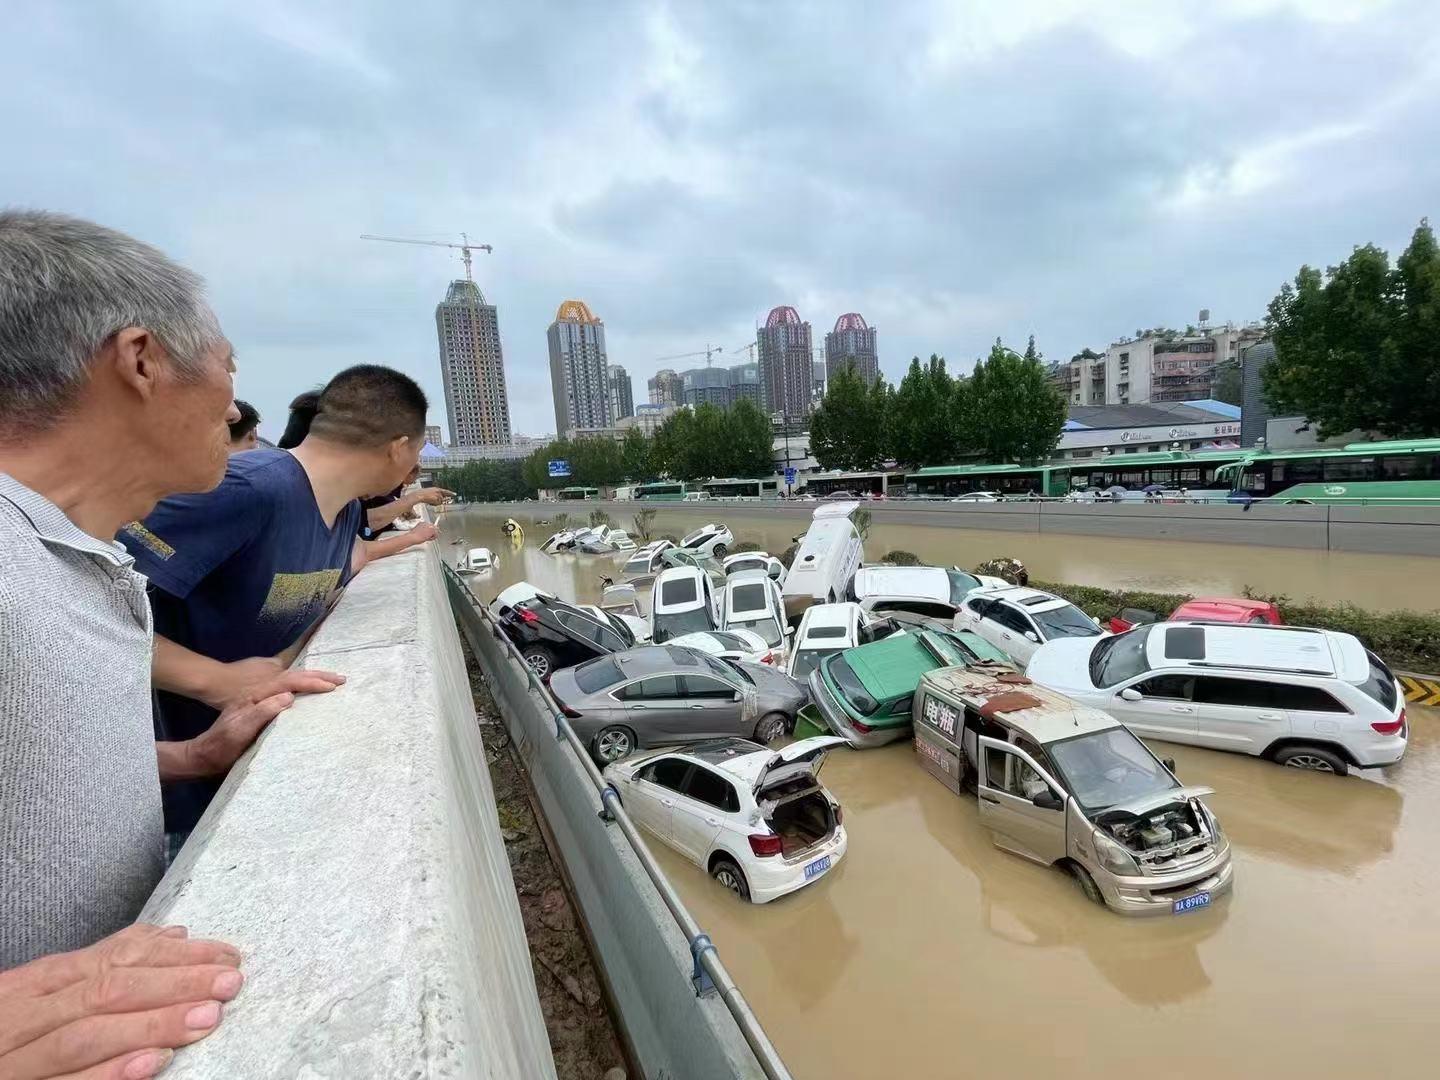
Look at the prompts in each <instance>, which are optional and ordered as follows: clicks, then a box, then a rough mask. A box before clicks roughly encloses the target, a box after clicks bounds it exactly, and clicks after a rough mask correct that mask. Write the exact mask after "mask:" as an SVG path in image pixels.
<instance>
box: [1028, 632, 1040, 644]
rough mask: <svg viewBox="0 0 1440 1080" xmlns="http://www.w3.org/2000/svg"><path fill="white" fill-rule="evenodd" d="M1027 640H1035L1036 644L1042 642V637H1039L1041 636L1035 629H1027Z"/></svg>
mask: <svg viewBox="0 0 1440 1080" xmlns="http://www.w3.org/2000/svg"><path fill="white" fill-rule="evenodd" d="M1025 640H1026V641H1033V642H1034V643H1035V644H1036V645H1039V644H1040V638H1039V636H1038V635H1037V634H1036V633H1035V631H1034V630H1026V631H1025Z"/></svg>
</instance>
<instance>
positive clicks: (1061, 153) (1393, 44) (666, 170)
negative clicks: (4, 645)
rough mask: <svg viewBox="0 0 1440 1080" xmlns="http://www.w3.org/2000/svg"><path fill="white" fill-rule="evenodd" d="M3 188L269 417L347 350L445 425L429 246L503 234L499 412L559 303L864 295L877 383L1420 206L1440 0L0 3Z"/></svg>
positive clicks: (645, 328) (1072, 343)
mask: <svg viewBox="0 0 1440 1080" xmlns="http://www.w3.org/2000/svg"><path fill="white" fill-rule="evenodd" d="M4 19H5V27H4V39H5V42H4V52H5V64H4V76H3V78H0V135H3V139H0V203H8V204H12V205H13V204H18V205H26V206H39V207H46V208H52V209H58V210H64V211H68V212H72V213H77V214H81V215H85V216H88V217H92V218H94V219H97V220H99V221H102V222H105V223H107V224H110V225H114V226H117V227H120V228H123V229H126V230H128V231H130V232H133V233H134V234H136V235H137V236H140V237H142V238H144V239H147V240H150V241H152V242H154V243H157V244H159V245H160V246H162V247H163V248H165V249H166V250H167V251H169V252H171V253H172V254H174V255H176V256H177V257H179V258H181V259H182V260H183V261H185V262H187V263H189V264H190V265H192V266H193V267H195V268H196V269H198V270H200V271H201V272H202V273H204V274H205V275H206V276H207V277H208V279H209V281H210V283H211V288H212V291H213V294H214V300H215V304H216V307H217V309H218V311H219V312H220V315H221V318H222V320H223V322H224V324H225V326H226V328H227V330H228V331H229V334H230V336H231V337H232V339H233V340H234V341H235V343H236V346H237V348H238V350H239V354H240V364H241V369H240V375H239V379H238V388H239V393H240V394H241V396H243V397H246V398H248V399H250V400H252V401H254V402H255V403H256V404H257V405H258V406H259V407H260V409H261V411H262V413H263V414H264V416H265V424H264V428H263V430H266V431H267V432H269V433H271V434H272V435H273V434H275V433H277V432H278V431H279V429H280V428H281V427H282V426H283V419H284V418H283V412H284V404H285V402H286V401H288V400H289V398H290V397H291V396H292V395H293V394H294V393H295V392H296V391H298V390H300V389H303V388H305V387H307V386H310V385H314V384H317V383H319V382H321V381H323V380H324V379H325V378H326V377H327V376H328V375H329V374H332V373H333V372H335V371H336V370H338V369H339V368H341V367H343V366H345V365H347V364H350V363H356V362H361V361H373V362H383V363H388V364H393V365H395V366H397V367H400V368H402V369H404V370H406V371H409V372H411V373H412V374H414V375H416V376H417V377H418V378H420V379H421V381H422V382H423V384H424V385H425V387H426V388H427V390H429V392H430V393H431V395H432V399H433V402H434V405H433V408H432V420H437V421H443V415H444V409H443V404H442V402H441V400H440V377H439V367H438V362H437V349H436V341H435V326H434V316H433V312H434V305H435V303H436V301H438V300H439V299H440V298H441V297H442V296H443V294H444V291H445V285H446V282H447V281H448V280H449V278H450V277H452V276H459V275H460V273H461V268H460V264H459V261H458V258H451V257H450V256H451V253H449V252H447V251H444V250H443V249H427V248H418V247H402V246H399V245H390V244H378V243H370V242H366V241H362V240H360V239H358V237H359V234H360V233H363V232H371V233H381V234H387V235H397V236H413V237H422V238H427V239H455V238H458V234H459V232H460V231H461V230H462V229H463V230H466V231H468V232H469V234H470V236H471V237H472V239H477V240H482V241H487V242H489V243H492V244H493V245H494V246H495V253H494V255H492V256H484V255H481V256H478V258H479V260H480V262H479V265H478V267H477V278H478V280H479V282H480V285H481V288H482V289H483V290H484V292H485V294H486V296H487V297H488V298H489V299H490V300H491V301H492V302H494V303H497V304H498V305H499V307H500V331H501V337H502V341H503V345H504V350H505V360H506V367H507V371H508V375H509V384H510V407H511V414H512V418H513V421H514V425H515V428H516V429H517V430H518V431H522V432H544V431H548V430H550V429H551V428H552V427H553V412H552V409H551V404H550V385H549V374H548V367H547V365H546V359H545V356H546V354H545V328H546V326H547V325H548V323H549V322H550V321H551V320H552V319H553V318H554V312H555V308H556V307H557V306H558V305H559V303H560V302H561V301H562V300H564V299H566V298H569V297H576V298H579V299H583V300H585V301H586V302H587V303H589V304H590V306H591V307H592V308H593V309H594V310H595V312H596V313H597V314H598V315H599V316H600V317H601V318H603V319H604V320H605V323H606V333H607V335H608V339H609V348H610V358H611V362H613V363H623V364H625V365H626V367H627V368H628V369H629V370H630V372H631V374H632V375H634V376H635V377H636V383H637V394H636V397H637V399H643V398H644V393H645V391H644V383H643V380H644V378H645V377H646V376H648V375H651V374H653V373H654V371H655V370H656V368H657V367H660V366H683V365H660V364H657V363H655V362H654V358H656V357H659V356H663V355H666V354H670V353H680V352H689V351H691V350H695V349H700V348H703V347H704V346H705V345H706V343H707V342H708V343H711V344H716V345H722V346H724V347H726V349H727V352H728V350H730V349H731V347H733V346H735V345H738V344H741V343H743V342H746V341H750V340H753V338H754V330H753V328H754V325H755V322H756V320H757V319H762V320H763V318H764V315H765V312H767V311H768V310H769V309H770V308H771V307H773V306H774V305H777V304H782V303H783V304H792V305H794V306H795V307H796V308H797V309H798V310H799V312H800V314H801V316H802V317H803V318H805V319H807V320H809V321H810V322H811V323H812V324H813V326H814V328H815V336H816V344H817V345H818V344H820V343H821V341H822V339H823V335H824V332H825V331H826V330H828V329H830V327H831V326H832V325H833V323H834V320H835V318H836V317H837V316H838V315H840V314H842V313H843V312H847V311H859V312H861V313H862V314H863V315H864V316H865V317H866V319H867V320H868V321H869V322H870V324H871V325H872V326H878V327H879V328H880V346H881V366H882V368H883V369H884V370H885V372H886V373H887V374H888V375H889V376H891V377H898V375H899V374H900V373H901V372H903V370H904V367H905V365H906V363H907V362H908V360H909V358H910V357H911V356H912V355H914V354H921V355H928V354H929V353H931V352H939V353H941V354H942V355H944V356H946V357H947V358H949V360H950V361H951V363H952V365H955V366H959V367H961V368H968V367H969V366H970V364H971V363H973V361H974V358H975V357H976V356H977V355H979V354H980V353H981V352H983V351H984V350H985V348H986V347H987V344H988V342H989V341H991V340H993V339H994V337H995V336H996V335H997V334H998V335H1002V336H1004V337H1005V339H1006V340H1007V341H1010V342H1014V343H1017V344H1023V342H1024V338H1025V336H1026V335H1027V334H1030V333H1034V334H1035V335H1036V336H1037V339H1038V343H1039V345H1040V348H1041V349H1042V351H1044V352H1045V353H1046V354H1047V355H1049V356H1051V357H1062V356H1069V355H1070V354H1071V353H1073V352H1075V351H1076V350H1078V349H1080V348H1081V347H1082V346H1085V345H1090V346H1095V347H1103V346H1104V345H1105V344H1106V343H1107V342H1109V341H1111V340H1113V339H1114V338H1116V337H1117V336H1119V335H1121V334H1124V333H1127V332H1129V331H1132V330H1134V329H1135V328H1136V327H1139V326H1148V325H1155V324H1159V323H1180V324H1183V323H1185V322H1187V321H1193V319H1194V317H1195V313H1196V312H1197V311H1198V309H1200V308H1201V307H1208V308H1210V309H1211V310H1212V312H1213V313H1214V317H1215V318H1216V319H1220V320H1225V319H1233V320H1237V321H1240V320H1247V319H1253V318H1258V317H1260V316H1261V315H1263V313H1264V308H1265V304H1266V302H1267V301H1268V300H1269V299H1270V297H1271V296H1272V295H1273V294H1274V293H1275V291H1276V289H1277V288H1278V286H1279V284H1280V283H1281V281H1283V280H1285V279H1286V278H1287V277H1290V276H1292V275H1293V274H1294V272H1295V270H1296V269H1297V268H1298V266H1299V265H1300V264H1301V263H1302V262H1311V263H1320V264H1323V263H1327V262H1333V261H1335V260H1337V259H1339V258H1341V257H1343V256H1344V255H1345V254H1346V253H1347V252H1348V251H1349V250H1350V247H1351V246H1352V245H1353V244H1356V243H1364V242H1368V241H1374V242H1376V243H1379V244H1381V245H1383V246H1387V247H1389V248H1391V249H1392V250H1394V249H1396V248H1398V247H1399V246H1401V245H1402V244H1403V243H1404V242H1405V240H1406V239H1407V238H1408V236H1409V234H1410V232H1411V230H1412V229H1413V228H1414V226H1415V224H1416V223H1417V222H1418V220H1419V219H1420V218H1421V217H1422V216H1424V215H1426V214H1432V215H1440V138H1437V135H1440V5H1437V4H1436V3H1434V2H1433V0H1420V2H1414V3H1411V2H1406V0H1395V2H1392V3H1384V2H1378V0H1371V2H1360V0H1308V2H1296V3H1289V2H1281V0H1210V2H1202V3H1189V2H1185V0H1178V2H1177V0H1172V2H1169V3H1165V4H1160V3H1151V2H1137V3H1125V2H1116V3H1098V2H1095V3H1084V2H1080V0H1006V2H1004V3H999V2H994V0H987V2H984V3H981V2H971V3H959V2H956V3H909V2H905V0H898V2H895V3H890V4H871V3H853V4H851V3H841V2H838V0H829V2H818V3H778V2H733V3H728V2H721V0H714V2H706V3H700V2H693V3H687V2H674V3H662V2H635V3H630V2H623V0H609V2H605V3H599V2H597V3H588V4H582V3H576V4H558V3H544V2H538V0H537V2H533V3H528V4H517V3H506V4H497V3H487V2H482V0H409V2H407V3H400V4H397V3H380V2H378V0H369V2H364V3H361V2H359V0H344V2H319V3H317V2H309V3H295V2H294V0H209V2H204V3H195V2H193V0H168V2H162V0H123V2H120V0H116V2H106V0H90V2H82V0H76V2H73V3H70V2H67V3H60V2H54V0H9V3H7V4H6V14H5V17H4Z"/></svg>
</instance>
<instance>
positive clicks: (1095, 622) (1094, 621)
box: [1090, 616, 1105, 630]
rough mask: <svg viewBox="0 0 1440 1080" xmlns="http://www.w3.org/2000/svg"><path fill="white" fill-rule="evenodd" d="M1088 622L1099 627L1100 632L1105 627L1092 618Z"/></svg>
mask: <svg viewBox="0 0 1440 1080" xmlns="http://www.w3.org/2000/svg"><path fill="white" fill-rule="evenodd" d="M1090 621H1091V622H1093V623H1094V624H1095V625H1096V626H1097V627H1100V629H1101V630H1103V629H1105V627H1103V626H1101V625H1100V620H1099V619H1097V618H1094V617H1093V616H1092V617H1091V619H1090Z"/></svg>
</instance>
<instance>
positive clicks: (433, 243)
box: [360, 232, 495, 281]
mask: <svg viewBox="0 0 1440 1080" xmlns="http://www.w3.org/2000/svg"><path fill="white" fill-rule="evenodd" d="M360 239H361V240H384V241H385V242H386V243H387V244H419V245H421V246H422V247H443V248H455V249H457V250H458V251H459V252H460V258H461V260H462V261H463V262H464V263H465V280H466V281H474V280H475V278H474V276H473V275H472V274H471V273H470V252H472V251H483V252H485V253H486V254H494V252H495V249H494V248H493V247H491V246H490V245H489V244H472V243H471V242H470V237H468V236H466V235H465V234H464V233H463V232H462V233H461V234H460V240H461V243H458V244H447V243H445V242H444V241H443V240H409V239H406V238H404V237H399V236H371V235H370V234H369V233H361V234H360Z"/></svg>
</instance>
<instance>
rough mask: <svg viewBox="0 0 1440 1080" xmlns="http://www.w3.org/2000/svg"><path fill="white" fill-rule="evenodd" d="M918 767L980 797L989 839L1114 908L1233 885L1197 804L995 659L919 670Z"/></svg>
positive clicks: (1140, 746)
mask: <svg viewBox="0 0 1440 1080" xmlns="http://www.w3.org/2000/svg"><path fill="white" fill-rule="evenodd" d="M915 750H916V752H917V754H918V756H919V759H920V763H921V765H922V766H923V767H924V768H925V771H926V772H928V773H930V775H931V776H933V777H935V778H936V779H937V780H939V781H940V782H941V783H943V784H944V785H945V786H946V787H948V788H949V789H950V790H951V791H953V792H954V793H955V794H957V795H960V796H962V797H964V798H966V799H969V798H972V797H974V796H977V795H978V801H977V803H976V806H977V808H978V812H979V814H980V820H981V822H982V823H983V824H984V825H986V826H987V827H988V828H989V829H990V831H991V833H992V834H993V837H994V841H995V844H996V845H997V846H998V847H1000V848H1002V849H1004V850H1006V851H1009V852H1012V853H1013V854H1016V855H1019V856H1021V857H1022V858H1026V859H1030V860H1032V861H1033V862H1038V863H1040V864H1042V865H1045V866H1054V865H1060V866H1063V867H1065V868H1066V869H1067V870H1068V871H1069V872H1070V874H1071V875H1072V876H1073V877H1074V878H1075V880H1076V881H1077V882H1078V883H1079V885H1080V888H1081V890H1082V891H1083V892H1084V893H1085V895H1086V896H1087V897H1089V898H1090V899H1091V900H1094V901H1096V902H1097V903H1102V904H1104V905H1105V906H1106V907H1108V908H1110V909H1111V910H1112V911H1117V912H1120V913H1121V914H1124V915H1172V914H1173V915H1179V914H1183V913H1185V912H1188V911H1194V910H1196V909H1197V908H1202V907H1207V906H1209V904H1210V903H1211V902H1212V901H1213V900H1214V899H1215V898H1217V897H1219V896H1220V895H1222V894H1223V893H1225V892H1227V891H1228V890H1229V889H1230V888H1231V886H1232V885H1233V883H1234V870H1233V867H1232V866H1231V861H1230V844H1229V841H1228V840H1227V839H1226V838H1225V834H1224V832H1223V830H1222V829H1221V828H1220V823H1219V821H1218V820H1216V817H1215V814H1214V813H1213V812H1212V811H1211V809H1210V808H1209V807H1208V806H1207V805H1206V804H1205V803H1204V802H1203V798H1204V796H1206V795H1210V794H1212V793H1213V792H1212V790H1211V789H1210V788H1205V787H1184V786H1182V785H1181V783H1180V782H1179V781H1178V780H1177V779H1176V778H1175V775H1174V772H1173V770H1172V769H1171V768H1170V766H1168V765H1167V764H1166V763H1164V762H1162V761H1160V760H1159V759H1158V758H1157V757H1156V756H1155V755H1154V754H1153V753H1151V752H1150V750H1149V748H1148V747H1147V746H1146V745H1145V744H1144V743H1143V742H1141V741H1140V740H1139V739H1138V738H1136V737H1135V735H1134V734H1133V733H1131V732H1130V731H1129V730H1128V729H1127V728H1126V727H1125V726H1124V725H1123V724H1121V723H1120V722H1119V721H1118V720H1116V719H1115V718H1114V717H1113V716H1110V715H1108V714H1106V713H1104V712H1101V711H1099V710H1098V709H1092V708H1088V707H1086V706H1084V705H1081V704H1080V703H1078V702H1076V701H1072V700H1071V699H1069V698H1068V697H1066V696H1064V695H1062V694H1059V693H1057V692H1055V691H1054V690H1049V689H1046V688H1044V687H1041V686H1038V685H1036V684H1035V683H1033V682H1031V681H1030V680H1029V679H1028V678H1026V677H1025V676H1023V675H1018V674H1015V673H1013V672H1012V673H997V672H996V671H995V670H994V669H993V668H989V667H985V668H979V667H958V668H948V669H944V670H939V671H931V672H927V673H926V674H925V675H923V676H922V677H921V679H920V684H919V687H918V689H917V691H916V694H915Z"/></svg>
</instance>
